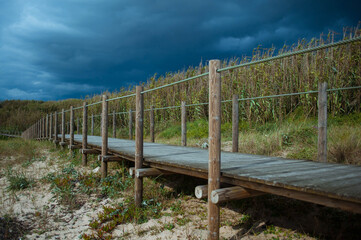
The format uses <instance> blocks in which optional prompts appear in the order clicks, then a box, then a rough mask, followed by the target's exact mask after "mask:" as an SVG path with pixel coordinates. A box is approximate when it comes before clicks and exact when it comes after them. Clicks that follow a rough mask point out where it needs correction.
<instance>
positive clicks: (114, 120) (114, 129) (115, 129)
mask: <svg viewBox="0 0 361 240" xmlns="http://www.w3.org/2000/svg"><path fill="white" fill-rule="evenodd" d="M116 137H117V127H116V117H115V110H113V138H116Z"/></svg>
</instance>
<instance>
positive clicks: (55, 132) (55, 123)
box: [54, 111, 58, 144]
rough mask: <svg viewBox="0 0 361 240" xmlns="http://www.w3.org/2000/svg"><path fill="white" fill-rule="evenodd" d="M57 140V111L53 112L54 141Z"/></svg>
mask: <svg viewBox="0 0 361 240" xmlns="http://www.w3.org/2000/svg"><path fill="white" fill-rule="evenodd" d="M57 142H58V112H57V111H55V113H54V143H55V144H56V143H57Z"/></svg>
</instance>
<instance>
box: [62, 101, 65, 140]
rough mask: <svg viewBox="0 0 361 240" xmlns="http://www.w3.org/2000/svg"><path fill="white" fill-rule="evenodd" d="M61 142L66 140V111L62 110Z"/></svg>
mask: <svg viewBox="0 0 361 240" xmlns="http://www.w3.org/2000/svg"><path fill="white" fill-rule="evenodd" d="M61 142H62V143H64V142H65V111H64V108H63V109H62V110H61Z"/></svg>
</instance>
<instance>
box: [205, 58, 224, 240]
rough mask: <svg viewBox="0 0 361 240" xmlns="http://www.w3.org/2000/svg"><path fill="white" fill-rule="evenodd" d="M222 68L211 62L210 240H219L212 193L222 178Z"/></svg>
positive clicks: (216, 214)
mask: <svg viewBox="0 0 361 240" xmlns="http://www.w3.org/2000/svg"><path fill="white" fill-rule="evenodd" d="M219 68H221V61H220V60H211V61H209V118H208V119H209V161H208V240H210V239H217V240H218V239H219V223H220V217H219V214H220V211H219V209H220V208H219V206H218V205H217V204H214V203H213V202H212V199H211V192H212V191H213V190H216V189H219V188H220V178H221V171H220V169H221V168H220V167H221V74H220V73H219V72H217V69H219Z"/></svg>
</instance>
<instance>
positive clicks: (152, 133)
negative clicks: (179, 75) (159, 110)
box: [149, 106, 154, 143]
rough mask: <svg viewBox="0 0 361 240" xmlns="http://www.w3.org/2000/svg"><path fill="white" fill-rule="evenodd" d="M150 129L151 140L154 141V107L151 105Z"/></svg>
mask: <svg viewBox="0 0 361 240" xmlns="http://www.w3.org/2000/svg"><path fill="white" fill-rule="evenodd" d="M149 131H150V141H151V142H153V143H154V107H153V106H150V111H149Z"/></svg>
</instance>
